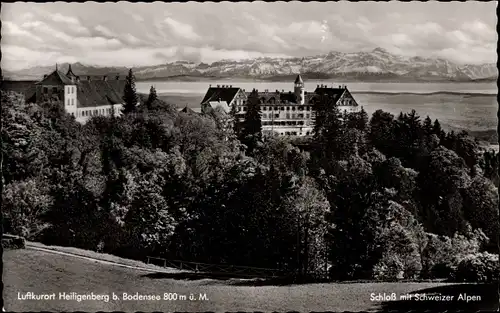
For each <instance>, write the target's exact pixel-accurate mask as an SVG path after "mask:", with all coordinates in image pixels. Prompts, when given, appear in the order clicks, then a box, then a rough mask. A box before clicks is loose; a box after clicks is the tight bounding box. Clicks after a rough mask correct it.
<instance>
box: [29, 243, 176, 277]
mask: <svg viewBox="0 0 500 313" xmlns="http://www.w3.org/2000/svg"><path fill="white" fill-rule="evenodd" d="M26 246H27V247H35V248H42V249H47V250H53V251H59V252H65V253H71V254H74V255H78V256H82V257H89V258H93V259H97V260H101V261H107V262H112V263H117V264H122V265H127V266H133V267H140V268H145V269H150V270H162V271H165V270H166V269H165V268H163V267H159V266H156V265H153V264H146V263H144V262H141V261H136V260H130V259H125V258H121V257H117V256H115V255H111V254H104V253H98V252H95V251H90V250H83V249H79V248H73V247H60V246H46V245H44V244H42V243H39V242H26ZM171 271H177V270H174V269H171Z"/></svg>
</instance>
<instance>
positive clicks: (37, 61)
mask: <svg viewBox="0 0 500 313" xmlns="http://www.w3.org/2000/svg"><path fill="white" fill-rule="evenodd" d="M496 5H497V2H496V1H491V2H475V1H467V2H397V1H391V2H346V1H341V2H326V3H318V2H269V3H267V2H241V3H233V2H221V3H213V2H212V3H208V2H206V3H199V2H187V3H163V2H154V3H130V2H117V3H95V2H85V3H63V2H57V3H24V2H17V3H6V4H3V5H2V10H1V13H0V18H1V21H2V30H1V34H2V42H1V49H2V60H1V66H2V68H3V69H5V70H19V69H22V68H28V67H33V66H48V65H54V64H55V63H63V62H70V63H74V62H80V63H83V64H87V65H96V66H125V67H131V66H134V67H135V66H148V65H156V64H162V63H169V62H174V61H192V62H205V63H212V62H215V61H219V60H221V59H235V60H241V59H247V58H256V57H303V56H313V55H318V54H324V53H328V52H331V51H339V52H346V53H351V52H360V51H371V50H373V49H375V48H377V47H381V48H384V49H386V50H387V51H389V52H391V53H394V54H399V55H403V56H421V57H439V58H443V59H448V60H450V61H453V62H457V63H462V64H480V63H494V62H496V60H497V53H496V47H497V33H496V23H497V18H496Z"/></svg>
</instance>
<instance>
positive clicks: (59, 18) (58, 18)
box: [50, 13, 80, 25]
mask: <svg viewBox="0 0 500 313" xmlns="http://www.w3.org/2000/svg"><path fill="white" fill-rule="evenodd" d="M50 17H51V18H52V20H53V21H54V22H62V23H66V24H73V25H80V21H79V20H78V19H77V18H76V17H73V16H65V15H62V14H60V13H56V14H52V15H51V16H50Z"/></svg>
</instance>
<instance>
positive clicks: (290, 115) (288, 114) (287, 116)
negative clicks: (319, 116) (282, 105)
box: [261, 113, 311, 119]
mask: <svg viewBox="0 0 500 313" xmlns="http://www.w3.org/2000/svg"><path fill="white" fill-rule="evenodd" d="M273 116H274V118H280V115H279V114H273V113H269V114H266V113H262V115H261V117H262V118H273ZM304 116H305V118H311V114H305V115H304V114H302V113H299V114H295V113H292V114H290V113H287V114H286V115H285V118H287V119H290V118H291V119H296V118H304Z"/></svg>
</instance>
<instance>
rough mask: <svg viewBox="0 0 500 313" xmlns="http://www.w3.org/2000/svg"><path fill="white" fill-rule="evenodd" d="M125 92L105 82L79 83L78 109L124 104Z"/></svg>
mask: <svg viewBox="0 0 500 313" xmlns="http://www.w3.org/2000/svg"><path fill="white" fill-rule="evenodd" d="M122 94H123V91H120V90H116V89H115V88H114V86H113V85H112V84H110V83H109V82H107V81H104V80H95V81H80V82H78V83H77V95H78V107H80V108H85V107H93V106H98V105H109V104H120V103H123V99H122Z"/></svg>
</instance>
